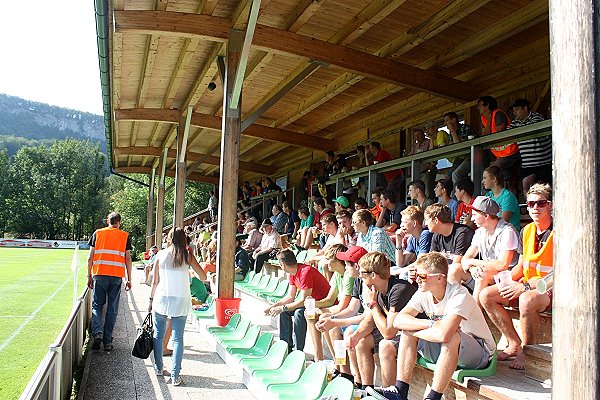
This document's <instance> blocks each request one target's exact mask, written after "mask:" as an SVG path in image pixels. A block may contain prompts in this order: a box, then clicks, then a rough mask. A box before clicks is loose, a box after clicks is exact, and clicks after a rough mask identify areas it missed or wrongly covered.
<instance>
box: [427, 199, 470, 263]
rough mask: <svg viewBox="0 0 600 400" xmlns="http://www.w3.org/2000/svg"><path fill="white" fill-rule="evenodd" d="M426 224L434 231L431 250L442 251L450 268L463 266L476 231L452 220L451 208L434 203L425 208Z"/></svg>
mask: <svg viewBox="0 0 600 400" xmlns="http://www.w3.org/2000/svg"><path fill="white" fill-rule="evenodd" d="M425 225H426V226H427V227H428V228H429V231H430V232H432V233H433V236H432V237H431V247H430V248H429V251H430V252H437V253H441V254H442V255H444V257H446V260H448V264H450V269H452V268H461V261H462V258H463V256H464V255H465V253H466V252H467V250H468V249H469V247H470V246H471V240H472V239H473V234H474V233H475V232H474V231H473V230H472V229H471V228H469V227H468V226H466V225H461V224H457V223H456V222H452V218H451V213H450V209H449V208H448V207H446V206H445V205H443V204H434V205H431V206H429V207H427V210H425Z"/></svg>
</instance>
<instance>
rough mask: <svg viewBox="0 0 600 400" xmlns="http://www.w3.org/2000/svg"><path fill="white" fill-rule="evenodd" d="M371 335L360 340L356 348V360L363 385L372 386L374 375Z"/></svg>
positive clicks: (373, 343)
mask: <svg viewBox="0 0 600 400" xmlns="http://www.w3.org/2000/svg"><path fill="white" fill-rule="evenodd" d="M374 346H375V342H374V341H373V335H368V336H366V337H364V338H362V339H361V340H360V341H359V342H358V345H357V346H356V350H355V351H356V359H357V361H358V369H359V371H360V377H361V378H362V384H363V385H370V386H373V381H374V374H375V361H374V360H373V347H374Z"/></svg>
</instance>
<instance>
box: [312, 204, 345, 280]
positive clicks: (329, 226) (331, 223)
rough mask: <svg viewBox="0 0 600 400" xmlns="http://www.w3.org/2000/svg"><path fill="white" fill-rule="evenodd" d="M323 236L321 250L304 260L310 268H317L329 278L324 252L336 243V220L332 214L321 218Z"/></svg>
mask: <svg viewBox="0 0 600 400" xmlns="http://www.w3.org/2000/svg"><path fill="white" fill-rule="evenodd" d="M322 223H323V235H324V236H326V237H327V239H326V240H325V245H324V246H323V248H322V249H320V250H319V251H318V252H317V253H316V254H315V255H314V256H312V257H311V258H309V259H308V260H306V263H307V264H310V265H312V266H315V267H316V266H317V265H318V267H319V270H320V271H322V272H324V273H325V274H326V275H325V277H326V278H328V279H329V278H330V277H331V276H330V274H329V270H328V268H327V264H328V263H327V259H326V257H325V252H326V251H327V249H328V248H329V247H331V246H333V245H334V244H336V243H338V237H337V234H338V222H337V218H336V216H335V215H333V214H327V215H326V216H324V217H323V221H322Z"/></svg>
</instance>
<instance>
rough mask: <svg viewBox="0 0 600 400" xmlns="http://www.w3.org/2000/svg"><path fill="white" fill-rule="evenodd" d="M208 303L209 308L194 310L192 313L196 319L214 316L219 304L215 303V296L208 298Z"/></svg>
mask: <svg viewBox="0 0 600 400" xmlns="http://www.w3.org/2000/svg"><path fill="white" fill-rule="evenodd" d="M206 303H207V304H208V309H207V310H192V315H193V316H194V317H195V318H196V319H208V318H214V317H215V312H216V309H217V305H216V303H215V298H214V297H213V296H212V295H211V296H208V297H207V298H206Z"/></svg>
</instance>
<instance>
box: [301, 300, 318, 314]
mask: <svg viewBox="0 0 600 400" xmlns="http://www.w3.org/2000/svg"><path fill="white" fill-rule="evenodd" d="M316 303H317V302H316V301H315V299H314V298H313V297H307V298H306V299H305V300H304V316H305V317H306V319H315V315H316V310H315V309H316Z"/></svg>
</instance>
